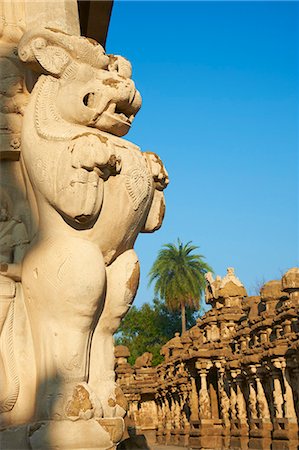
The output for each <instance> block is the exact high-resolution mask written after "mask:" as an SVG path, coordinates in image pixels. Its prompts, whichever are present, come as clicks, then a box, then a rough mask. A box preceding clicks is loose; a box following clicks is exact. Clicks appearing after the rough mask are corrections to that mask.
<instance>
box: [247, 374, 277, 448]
mask: <svg viewBox="0 0 299 450" xmlns="http://www.w3.org/2000/svg"><path fill="white" fill-rule="evenodd" d="M249 370H250V379H249V408H250V414H251V418H250V421H249V448H253V449H256V448H259V449H267V450H268V449H269V448H270V444H271V432H272V423H271V420H270V413H269V408H268V403H267V399H266V396H265V392H264V388H263V386H262V383H261V381H260V378H259V376H257V375H256V371H257V367H256V366H249ZM255 385H256V389H255Z"/></svg>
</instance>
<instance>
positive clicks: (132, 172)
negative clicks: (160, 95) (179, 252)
mask: <svg viewBox="0 0 299 450" xmlns="http://www.w3.org/2000/svg"><path fill="white" fill-rule="evenodd" d="M0 12H1V23H0V67H1V72H0V73H1V79H0V85H1V88H0V94H1V109H0V120H1V130H0V139H1V147H0V157H1V186H0V201H1V208H0V211H1V214H0V230H1V231H0V242H1V260H0V263H1V266H0V447H1V449H3V450H20V449H22V450H29V449H30V450H32V449H40V450H45V449H47V450H51V449H55V450H60V449H65V450H71V449H78V450H79V449H81V450H83V449H97V450H100V449H108V448H109V449H110V448H115V446H116V444H117V442H119V441H120V440H121V438H122V435H123V431H124V422H123V416H124V415H125V413H126V399H125V397H124V395H123V393H122V391H121V389H120V388H119V387H118V386H116V383H115V375H114V354H113V334H114V332H115V331H116V330H117V328H118V326H119V323H120V320H121V318H122V317H123V316H124V315H125V314H126V312H127V310H128V309H129V307H130V304H131V303H132V301H133V299H134V296H135V294H136V290H137V287H138V282H139V262H138V257H137V255H136V254H135V252H134V250H133V246H134V243H135V240H136V238H137V235H138V234H139V233H141V232H152V231H155V230H156V229H158V228H159V227H160V226H161V223H162V220H163V215H164V209H165V205H164V196H163V189H164V188H165V187H166V185H167V184H168V176H167V172H166V170H165V168H164V166H163V164H162V162H161V160H160V159H159V157H158V156H157V155H156V154H155V153H152V152H141V150H140V149H139V148H138V147H137V146H136V145H134V144H132V143H130V142H128V141H126V140H124V139H123V138H122V137H123V136H124V135H125V134H126V133H127V132H128V131H129V129H130V127H131V124H132V122H133V120H134V117H135V115H136V114H137V112H138V110H139V109H140V107H141V96H140V94H139V92H138V90H137V89H136V87H135V84H134V82H133V81H132V79H131V74H132V70H131V65H130V63H129V61H127V60H126V59H125V58H123V57H121V56H116V55H107V54H106V53H105V50H104V48H103V47H102V46H101V45H100V44H98V43H97V42H95V41H94V40H92V39H88V38H85V37H82V36H80V32H79V29H80V28H79V18H78V9H77V2H76V1H73V0H71V1H70V0H68V1H67V0H65V1H64V0H58V1H55V2H43V1H40V2H26V1H23V2H20V1H14V0H7V1H5V2H3V3H1V6H0Z"/></svg>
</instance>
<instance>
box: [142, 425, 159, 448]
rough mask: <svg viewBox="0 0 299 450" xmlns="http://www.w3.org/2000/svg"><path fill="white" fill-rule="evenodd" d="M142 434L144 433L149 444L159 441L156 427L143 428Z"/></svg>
mask: <svg viewBox="0 0 299 450" xmlns="http://www.w3.org/2000/svg"><path fill="white" fill-rule="evenodd" d="M141 434H144V436H145V439H146V442H147V443H148V444H149V445H152V444H155V443H156V442H157V436H156V435H157V433H156V428H142V431H141Z"/></svg>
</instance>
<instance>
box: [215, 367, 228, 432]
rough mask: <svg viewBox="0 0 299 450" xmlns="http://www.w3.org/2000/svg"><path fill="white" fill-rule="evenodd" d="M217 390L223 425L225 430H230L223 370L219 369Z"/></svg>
mask: <svg viewBox="0 0 299 450" xmlns="http://www.w3.org/2000/svg"><path fill="white" fill-rule="evenodd" d="M218 390H219V396H220V405H221V415H222V420H223V424H224V426H225V428H226V429H228V430H229V428H230V420H229V409H230V400H229V397H228V395H227V393H226V390H225V382H224V368H222V367H220V368H219V377H218Z"/></svg>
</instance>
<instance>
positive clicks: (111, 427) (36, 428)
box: [0, 418, 124, 450]
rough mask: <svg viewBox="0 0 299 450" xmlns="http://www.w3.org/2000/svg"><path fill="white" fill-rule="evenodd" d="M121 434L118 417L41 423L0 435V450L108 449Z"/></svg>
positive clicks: (121, 425) (11, 429)
mask: <svg viewBox="0 0 299 450" xmlns="http://www.w3.org/2000/svg"><path fill="white" fill-rule="evenodd" d="M123 433H124V421H123V419H122V418H109V419H97V420H96V419H90V420H77V421H74V422H73V421H71V420H60V421H54V420H53V421H41V422H36V423H31V424H29V425H22V426H19V427H11V428H7V429H6V430H5V431H2V432H0V448H1V449H2V450H19V449H22V450H40V449H47V450H72V449H76V450H86V449H88V450H108V449H115V448H116V445H117V444H118V442H119V441H120V440H121V438H122V436H123Z"/></svg>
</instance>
